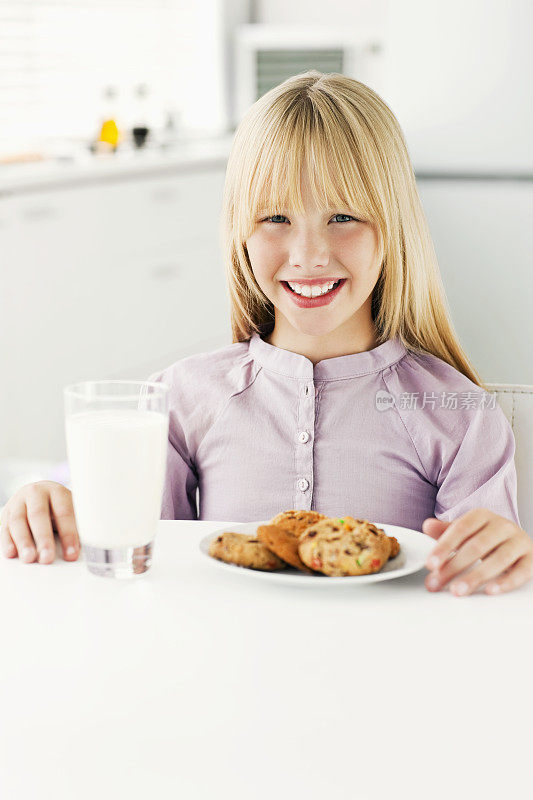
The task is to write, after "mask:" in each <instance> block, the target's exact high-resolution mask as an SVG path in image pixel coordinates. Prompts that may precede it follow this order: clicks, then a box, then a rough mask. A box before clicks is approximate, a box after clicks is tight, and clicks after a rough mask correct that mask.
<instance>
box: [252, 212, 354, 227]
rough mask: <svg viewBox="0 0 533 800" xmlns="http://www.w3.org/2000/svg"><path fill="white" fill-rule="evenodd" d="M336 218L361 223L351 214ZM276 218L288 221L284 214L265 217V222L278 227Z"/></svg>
mask: <svg viewBox="0 0 533 800" xmlns="http://www.w3.org/2000/svg"><path fill="white" fill-rule="evenodd" d="M335 217H345V218H346V221H348V222H350V220H353V221H354V222H359V220H358V219H356V217H351V216H350V215H349V214H335V215H334V216H333V218H332V219H335ZM276 218H277V220H278V221H279V220H280V219H281V220H286V219H287V217H284V216H283V214H273V215H272V216H271V217H265V219H264V220H263V222H272V224H273V225H277V224H278V221H275V220H276ZM343 221H344V220H343ZM339 224H341V223H339Z"/></svg>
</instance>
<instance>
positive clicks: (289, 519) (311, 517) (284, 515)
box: [270, 508, 327, 538]
mask: <svg viewBox="0 0 533 800" xmlns="http://www.w3.org/2000/svg"><path fill="white" fill-rule="evenodd" d="M321 519H327V517H326V515H325V514H319V513H318V511H305V510H298V509H294V508H292V509H290V510H289V511H282V512H281V514H276V516H275V517H273V518H272V519H271V520H270V524H271V525H283V528H284V529H285V530H287V531H289V532H290V533H292V534H293V535H294V536H296V538H299V537H300V536H301V534H302V533H303V532H304V530H305V529H306V528H308V527H309V525H314V524H315V523H316V522H319V521H320V520H321Z"/></svg>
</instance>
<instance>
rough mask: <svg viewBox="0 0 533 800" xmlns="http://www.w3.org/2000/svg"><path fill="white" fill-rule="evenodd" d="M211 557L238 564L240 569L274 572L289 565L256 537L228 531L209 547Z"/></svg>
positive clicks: (217, 537)
mask: <svg viewBox="0 0 533 800" xmlns="http://www.w3.org/2000/svg"><path fill="white" fill-rule="evenodd" d="M209 555H210V556H213V558H218V559H219V560H220V561H226V562H227V563H228V564H237V566H239V567H248V568H249V569H260V570H264V571H269V570H270V571H272V570H276V569H285V568H286V567H287V564H286V562H285V561H283V560H282V559H281V558H278V556H277V555H276V554H275V553H273V552H272V551H271V550H269V549H268V548H267V547H265V545H264V544H263V543H262V542H260V541H259V539H258V538H257V537H256V536H255V535H251V534H245V533H233V532H230V531H227V532H225V533H222V534H220V535H219V536H216V537H215V538H214V539H213V541H212V542H211V543H210V545H209Z"/></svg>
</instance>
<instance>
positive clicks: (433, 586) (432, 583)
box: [428, 578, 439, 589]
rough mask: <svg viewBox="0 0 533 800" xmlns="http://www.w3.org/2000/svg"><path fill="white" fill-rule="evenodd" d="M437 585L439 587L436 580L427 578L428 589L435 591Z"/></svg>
mask: <svg viewBox="0 0 533 800" xmlns="http://www.w3.org/2000/svg"><path fill="white" fill-rule="evenodd" d="M438 585H439V579H438V578H428V586H429V588H430V589H436V588H437V586H438Z"/></svg>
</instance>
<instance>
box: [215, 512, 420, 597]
mask: <svg viewBox="0 0 533 800" xmlns="http://www.w3.org/2000/svg"><path fill="white" fill-rule="evenodd" d="M269 524H270V520H268V519H267V520H262V521H261V522H238V523H235V525H227V526H226V527H225V528H219V530H217V531H215V532H214V533H210V534H208V535H207V536H204V538H203V539H202V540H201V541H200V550H201V552H202V553H203V554H204V555H205V556H206V557H207V558H208V559H209V561H210V562H211V563H212V564H213V565H214V566H216V567H219V568H220V569H226V570H232V571H233V572H236V573H237V574H242V575H250V576H251V577H254V578H262V579H263V580H265V581H274V582H275V583H285V584H291V585H293V586H296V585H297V586H331V585H332V584H339V583H342V584H343V585H344V584H354V585H361V584H363V583H376V582H377V581H388V580H390V579H391V578H401V577H402V575H410V574H411V573H412V572H418V570H419V569H423V568H424V564H425V562H426V558H427V557H428V555H429V553H430V552H431V550H432V549H433V547H434V545H435V539H433V538H432V537H431V536H428V535H427V534H425V533H421V532H420V531H413V530H411V529H410V528H402V527H400V526H398V525H385V524H384V523H383V522H374V525H377V526H378V528H383V530H384V531H385V533H386V534H387V535H388V536H395V537H396V538H397V539H398V542H399V543H400V552H399V553H398V555H397V556H396V558H390V559H389V560H388V561H387V563H386V564H385V566H384V567H383V569H382V570H380V571H379V572H374V573H373V574H372V575H347V576H345V577H338V578H337V577H335V578H333V577H329V576H328V575H309V574H308V573H306V572H300V570H297V569H295V568H294V567H286V569H280V570H274V571H272V572H268V571H266V570H260V569H249V568H248V567H240V566H238V565H237V564H227V563H226V562H225V561H220V560H219V559H218V558H213V556H210V555H209V545H210V544H211V542H212V540H213V539H214V538H215V537H217V536H220V534H221V533H225V532H227V531H232V532H234V533H247V534H255V532H256V530H257V528H258V526H259V525H269Z"/></svg>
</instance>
